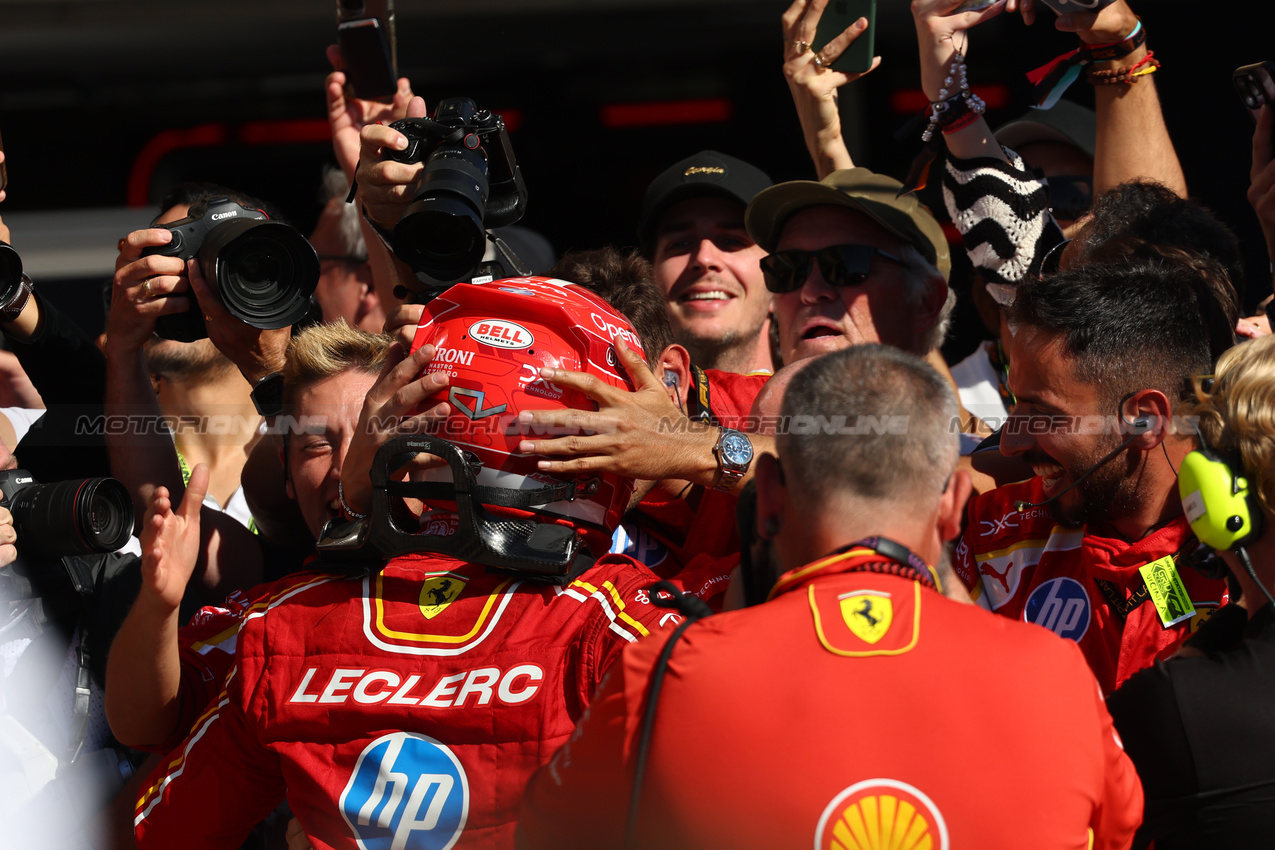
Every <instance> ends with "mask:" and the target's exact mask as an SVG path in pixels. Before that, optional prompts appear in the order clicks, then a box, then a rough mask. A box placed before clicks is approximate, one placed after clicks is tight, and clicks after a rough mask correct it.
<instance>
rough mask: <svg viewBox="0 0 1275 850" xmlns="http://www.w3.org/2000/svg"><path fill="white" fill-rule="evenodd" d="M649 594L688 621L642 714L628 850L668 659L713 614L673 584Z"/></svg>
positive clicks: (677, 632)
mask: <svg viewBox="0 0 1275 850" xmlns="http://www.w3.org/2000/svg"><path fill="white" fill-rule="evenodd" d="M647 591H648V593H650V595H651V601H652V602H653V603H654V604H656V605H658V606H659V607H661V608H675V609H677V612H678V613H679V614H681V615H682V616H683V617H685V618H686V619H685V620H684V621H683V622H682V623H681V624H680V625H679V626H678V627H677V628H676V629H674V630H673V634H672V635H670V636H669V639H668V642H667V643H665V644H664V647H663V648H662V649H661V650H660V655H659V658H657V659H656V661H655V667H654V668H653V669H652V670H651V684H650V688H649V690H648V691H647V695H646V708H645V709H644V710H643V712H642V728H641V732H640V733H639V736H638V745H637V751H636V755H635V756H634V758H633V789H632V792H631V793H630V795H629V820H628V825H627V827H626V828H625V831H624V847H625V850H630V848H632V847H633V846H634V841H635V840H636V838H637V822H638V810H639V809H640V808H641V805H642V782H643V781H644V780H645V778H646V760H647V757H648V756H649V755H650V752H651V738H652V736H653V735H654V734H655V709H656V707H657V706H658V705H659V700H660V690H661V689H662V688H663V686H664V676H665V674H666V673H668V665H669V659H671V658H672V657H673V648H674V647H676V646H677V642H678V641H679V640H681V639H682V635H683V634H685V632H686V630H687V629H688V628H690V627H691V626H692V625H693V624H694V623H696V622H697V621H698V620H700V619H702V618H704V617H707V616H709V615H710V614H712V613H713V610H712V609H711V608H709V607H708V603H706V602H705V601H704V600H703V599H700V598H699V597H698V596H692V595H691V594H689V593H683V592H682V591H681V590H679V589H678V588H677V586H676V585H674V584H672V583H670V582H667V581H659V582H656V583H655V584H653V585H651V586H650V587H649V588H647Z"/></svg>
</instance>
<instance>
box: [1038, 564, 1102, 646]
mask: <svg viewBox="0 0 1275 850" xmlns="http://www.w3.org/2000/svg"><path fill="white" fill-rule="evenodd" d="M1089 612H1090V605H1089V594H1088V593H1085V588H1084V587H1083V586H1082V585H1081V584H1080V582H1078V581H1076V580H1075V579H1074V578H1067V577H1065V576H1064V577H1062V578H1054V579H1050V580H1049V581H1047V582H1044V583H1043V584H1041V586H1040V587H1038V588H1036V589H1035V590H1033V591H1032V593H1031V596H1029V597H1027V604H1026V605H1025V606H1023V620H1025V621H1026V622H1028V623H1035V624H1036V625H1038V626H1044V627H1045V628H1047V629H1049V630H1050V631H1051V632H1053V633H1054V634H1056V635H1058V636H1059V637H1064V638H1067V639H1068V640H1074V641H1076V642H1077V643H1078V642H1079V641H1080V639H1081V638H1082V637H1084V636H1085V632H1087V631H1089Z"/></svg>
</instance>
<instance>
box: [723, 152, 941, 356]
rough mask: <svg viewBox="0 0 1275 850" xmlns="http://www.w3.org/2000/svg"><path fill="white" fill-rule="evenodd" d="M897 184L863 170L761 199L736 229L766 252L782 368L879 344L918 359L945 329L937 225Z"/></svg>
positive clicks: (792, 185)
mask: <svg viewBox="0 0 1275 850" xmlns="http://www.w3.org/2000/svg"><path fill="white" fill-rule="evenodd" d="M900 186H901V184H900V183H899V182H898V181H897V180H894V179H892V178H890V177H886V176H885V175H882V174H876V173H874V172H872V171H869V170H868V169H866V168H849V169H845V170H843V171H835V172H833V173H832V174H830V175H828V176H827V177H825V178H824V179H823V180H821V181H819V182H817V183H816V182H814V181H812V180H794V181H791V182H788V183H780V184H778V185H776V186H772V187H771V188H769V189H765V190H763V191H762V192H760V193H759V194H758V195H757V196H756V197H755V198H754V199H753V201H752V203H750V204H749V205H748V210H747V212H746V213H745V216H744V223H745V225H746V226H747V228H748V233H749V235H750V236H751V237H752V238H753V240H754V241H755V242H756V243H757V244H758V245H760V246H761V247H762V248H765V249H766V251H768V252H769V256H767V257H765V258H764V259H762V261H761V265H762V270H763V272H764V275H765V282H766V288H767V289H769V290H770V291H771V292H772V293H774V295H775V307H774V309H775V318H776V320H777V321H778V324H779V347H780V351H781V352H782V353H783V358H784V362H785V363H793V362H795V361H797V360H803V359H805V358H807V357H813V356H816V355H819V354H824V353H826V352H829V351H835V350H837V349H841V348H846V347H848V346H851V345H862V344H864V343H871V342H880V343H884V344H886V345H891V346H894V347H895V348H900V349H903V350H904V351H910V352H913V353H915V354H919V355H922V356H924V355H925V354H927V353H929V352H930V351H931V350H932V349H934V348H936V347H938V345H940V344H941V343H942V341H943V335H944V334H945V333H946V330H947V322H948V318H949V316H950V314H951V308H952V305H953V304H954V303H955V297H954V294H953V293H952V292H951V290H950V289H949V288H948V285H947V275H948V272H949V270H950V268H951V256H950V254H949V252H948V246H947V240H946V239H945V238H944V236H943V231H942V229H941V228H940V227H939V225H938V222H936V221H935V220H934V217H933V216H932V215H930V212H929V210H927V209H926V208H925V206H924V205H923V204H921V203H920V202H919V201H917V200H916V197H915V196H914V195H910V194H909V195H904V196H903V197H899V196H898V191H899V188H900Z"/></svg>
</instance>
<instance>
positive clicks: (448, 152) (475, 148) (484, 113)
mask: <svg viewBox="0 0 1275 850" xmlns="http://www.w3.org/2000/svg"><path fill="white" fill-rule="evenodd" d="M390 126H391V127H393V128H394V129H395V130H398V131H399V132H400V133H402V134H403V135H405V136H406V137H407V139H408V144H407V147H406V148H405V149H404V150H401V151H393V150H391V151H387V152H386V156H388V157H389V158H391V159H394V160H397V161H399V162H406V163H416V162H423V163H425V168H424V170H423V171H422V173H421V176H420V180H419V182H418V185H417V189H416V196H415V198H414V199H413V200H412V203H411V204H410V205H409V206H408V208H407V210H406V211H405V212H404V214H403V217H402V219H400V220H399V223H398V225H397V226H396V227H395V228H394V233H393V235H392V238H391V247H392V248H393V249H394V253H395V254H396V255H398V257H399V259H401V260H403V261H404V262H405V263H407V264H408V265H410V266H411V267H412V268H413V269H414V270H415V271H416V272H418V273H421V274H424V275H427V276H429V277H430V278H433V279H434V280H435V281H437V282H438V283H439V284H451V283H455V282H457V281H460V280H467V279H468V278H469V277H470V276H471V273H472V272H473V271H474V270H475V269H476V268H477V267H478V265H479V263H480V262H481V261H482V258H483V254H484V253H485V252H486V250H487V234H486V231H487V230H488V229H489V228H493V227H504V226H506V225H510V224H513V223H515V222H517V221H518V219H520V218H522V215H523V213H524V212H525V211H526V208H527V188H526V185H525V184H524V183H523V179H522V171H521V169H519V167H518V163H517V161H516V160H515V159H514V152H513V147H512V145H510V143H509V133H508V132H507V131H506V129H505V122H504V119H502V118H501V117H500V116H499V115H496V114H494V113H492V112H490V111H488V110H486V109H479V108H478V106H477V105H476V104H475V103H474V101H473V100H471V99H469V98H467V97H453V98H447V99H445V100H443V101H440V102H439V104H438V108H437V109H436V110H435V111H434V117H433V118H403V119H401V120H399V121H395V122H394V123H393V124H391V125H390Z"/></svg>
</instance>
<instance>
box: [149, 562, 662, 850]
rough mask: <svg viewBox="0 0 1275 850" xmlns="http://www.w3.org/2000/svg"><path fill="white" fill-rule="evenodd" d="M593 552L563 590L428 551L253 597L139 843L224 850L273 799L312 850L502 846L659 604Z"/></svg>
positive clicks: (654, 621) (618, 565)
mask: <svg viewBox="0 0 1275 850" xmlns="http://www.w3.org/2000/svg"><path fill="white" fill-rule="evenodd" d="M653 581H655V578H654V576H652V574H651V573H650V572H649V571H647V570H646V569H644V568H642V567H641V566H640V565H638V564H637V563H635V562H633V561H632V560H630V559H628V558H622V557H617V556H608V557H605V558H603V559H601V560H599V561H598V562H597V563H596V564H595V565H594V566H593V567H591V568H590V569H588V570H586V571H585V572H584V573H583V574H582V575H581V576H580V578H578V579H577V580H575V581H574V582H572V583H571V584H570V585H568V586H566V587H554V586H550V585H547V584H542V583H536V582H532V581H528V580H525V579H522V578H520V577H518V576H513V575H509V574H503V573H494V572H489V571H488V570H486V569H485V568H484V567H481V566H476V565H473V564H468V563H464V562H461V561H456V560H453V559H450V558H444V557H440V556H437V555H426V554H415V555H409V556H404V557H401V558H396V559H395V560H393V561H392V562H391V563H390V564H389V565H388V566H387V567H386V568H385V570H383V571H382V572H379V573H375V574H372V575H370V576H355V577H349V576H334V575H326V574H320V573H303V574H297V575H294V576H291V577H289V578H286V579H284V580H282V581H281V582H279V583H277V584H276V585H275V587H274V588H272V589H271V591H270V592H267V593H265V594H259V595H258V596H257V597H256V601H255V602H254V604H253V606H252V608H251V609H250V610H249V611H248V612H247V613H246V615H245V616H244V618H243V621H242V625H241V627H240V629H239V633H238V647H237V649H236V652H235V666H234V668H233V669H232V670H231V672H230V674H229V676H228V677H227V681H226V687H225V690H224V691H223V692H222V694H221V695H220V697H219V699H218V700H217V701H216V703H215V704H214V705H213V706H211V707H210V708H209V710H208V712H207V713H206V714H205V715H204V716H203V717H201V718H199V719H198V720H197V722H196V723H195V726H194V728H193V729H192V730H191V733H190V735H189V736H188V737H187V739H186V740H185V741H184V742H183V743H182V744H181V746H180V747H178V748H177V749H176V750H174V751H173V752H172V753H171V754H170V756H169V757H167V758H166V759H165V760H164V762H163V763H161V765H160V766H159V768H158V769H157V770H156V771H155V773H153V774H152V775H151V776H150V777H149V778H148V780H147V781H146V783H145V784H144V785H143V788H142V791H141V793H140V796H139V799H138V801H137V809H136V813H135V819H134V825H135V828H136V833H137V837H138V841H139V843H140V846H141V847H143V848H146V847H208V848H213V847H223V848H235V847H238V846H239V845H240V843H241V842H242V841H243V838H244V836H246V835H247V834H248V832H249V831H250V830H251V828H252V827H253V825H254V824H256V823H257V822H258V821H259V820H260V819H261V818H262V817H263V816H264V815H265V814H267V813H268V812H270V811H271V810H273V809H274V808H275V807H276V806H277V805H278V803H279V802H280V801H282V800H283V799H284V795H285V790H286V796H287V799H288V802H289V804H290V805H291V807H292V811H293V812H294V814H295V815H296V816H297V818H299V819H300V821H301V824H302V826H303V827H304V829H305V831H306V834H307V835H308V836H309V837H310V842H311V844H312V845H313V846H314V847H315V848H320V850H321V848H328V847H349V848H354V847H378V846H384V847H390V846H391V845H392V846H394V847H400V848H409V849H410V850H417V848H427V850H435V848H444V847H508V846H510V845H511V844H512V842H513V827H514V818H515V815H516V813H517V808H518V802H519V799H520V798H521V796H522V792H523V789H524V787H525V785H526V781H527V778H528V777H529V776H530V775H531V773H532V772H533V771H534V770H535V769H536V767H538V766H539V765H540V764H542V763H543V762H544V761H545V760H547V759H548V758H549V756H550V755H551V754H552V753H553V751H554V750H555V749H556V748H557V747H558V746H559V745H560V744H562V743H563V742H564V741H565V740H566V738H567V737H568V736H569V735H570V734H571V731H572V728H573V727H574V725H575V721H576V720H577V719H578V718H579V716H580V714H581V712H582V711H583V710H584V707H585V706H586V705H587V704H588V701H589V699H590V696H591V695H592V693H593V691H594V690H595V688H596V686H597V685H598V683H599V681H600V680H601V677H602V674H603V673H604V672H605V670H606V668H607V667H608V666H609V665H610V663H611V662H612V661H613V660H614V659H615V658H617V657H618V656H619V653H620V651H621V650H622V648H623V647H624V646H625V645H626V644H627V643H628V642H629V641H631V640H634V639H636V638H637V637H640V636H642V635H645V634H647V633H648V632H649V631H650V630H652V629H654V628H657V626H658V624H659V623H660V622H661V621H666V622H676V621H677V619H678V618H677V616H676V615H674V614H671V613H670V612H669V611H668V610H666V609H662V608H658V607H656V606H654V605H653V604H651V602H650V597H649V596H648V595H647V592H646V588H647V587H648V586H649V585H650V584H651V583H652V582H653Z"/></svg>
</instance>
